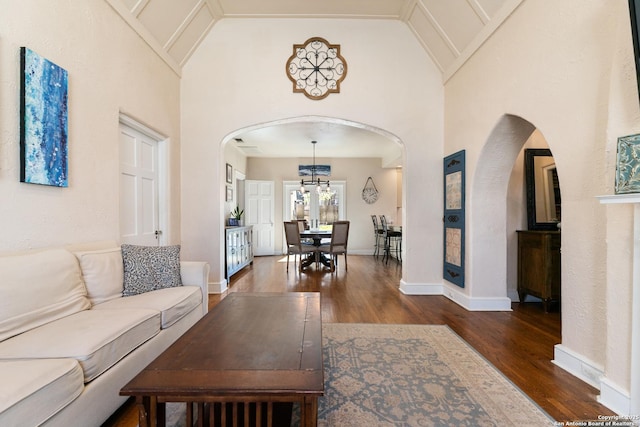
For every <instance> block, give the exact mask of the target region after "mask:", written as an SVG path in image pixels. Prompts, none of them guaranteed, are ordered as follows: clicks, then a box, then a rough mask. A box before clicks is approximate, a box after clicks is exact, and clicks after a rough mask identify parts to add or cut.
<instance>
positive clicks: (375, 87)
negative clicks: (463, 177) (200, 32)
mask: <svg viewBox="0 0 640 427" xmlns="http://www.w3.org/2000/svg"><path fill="white" fill-rule="evenodd" d="M312 36H321V37H324V38H325V39H327V40H328V41H329V42H331V43H337V44H340V45H341V53H342V55H343V56H344V58H345V59H346V61H347V64H348V75H347V77H346V79H345V80H344V82H343V83H342V85H341V91H340V93H339V94H331V95H329V96H328V97H327V98H326V99H323V100H321V101H313V100H310V99H308V98H306V97H305V96H303V95H302V94H299V93H293V91H292V86H291V82H290V81H289V79H288V78H287V76H286V74H285V64H286V61H287V59H288V58H289V56H290V55H291V52H292V46H293V44H294V43H301V42H304V41H305V40H307V39H308V38H309V37H312ZM381 52H383V53H384V55H383V56H384V60H383V61H382V63H381V62H380V58H381ZM181 95H182V107H183V108H182V118H183V121H182V129H183V133H182V144H183V152H182V156H183V157H182V160H183V162H184V165H185V167H184V168H183V170H182V172H183V174H182V179H183V184H184V185H183V192H182V198H183V212H182V215H183V221H182V237H183V239H184V240H185V241H188V242H189V243H190V244H189V245H188V247H189V248H190V250H191V249H192V250H193V252H190V254H191V258H194V259H195V258H197V259H205V260H207V261H209V262H210V263H211V266H212V269H211V281H212V282H220V281H222V280H223V273H222V270H221V268H220V266H221V265H223V263H222V261H223V258H222V257H223V252H222V250H221V249H222V244H221V243H220V242H221V238H220V237H221V233H222V231H223V230H222V226H223V223H224V207H223V206H221V204H220V200H223V199H222V197H223V189H224V183H223V182H222V181H221V179H222V178H223V177H224V173H223V168H224V163H225V161H224V158H223V153H224V149H223V144H224V143H225V142H226V141H227V140H228V139H229V138H231V137H232V136H233V134H234V132H235V131H237V130H239V129H243V128H246V127H250V126H257V125H260V124H264V123H270V122H273V121H278V120H285V119H291V118H300V117H307V116H320V117H324V118H332V119H340V120H346V121H351V122H355V123H358V124H360V125H364V126H368V127H371V128H375V129H378V130H380V131H384V132H386V133H388V134H390V135H392V136H393V137H395V138H396V139H397V140H399V141H400V142H401V144H402V145H403V147H404V168H403V175H404V176H403V180H404V183H403V189H404V195H403V196H404V197H405V199H404V203H405V208H406V209H405V212H413V215H412V216H408V215H405V217H404V218H403V221H402V222H403V225H404V227H405V229H406V230H408V233H407V235H406V238H405V242H404V243H405V248H406V257H405V262H404V264H403V280H405V281H409V282H422V283H424V282H426V283H440V282H441V280H442V274H441V261H442V247H441V245H440V244H430V245H428V246H427V247H425V245H424V241H425V239H426V238H428V239H429V241H430V242H431V241H434V240H435V241H437V242H440V240H441V236H442V188H441V187H442V177H441V174H442V157H443V153H442V125H443V115H442V105H443V99H442V95H443V87H442V80H441V75H440V73H439V71H438V70H437V69H436V68H435V66H434V65H433V63H432V62H431V61H430V60H429V58H428V56H427V55H425V53H424V49H423V48H422V47H421V46H420V45H419V43H418V42H417V41H416V39H415V37H414V36H413V35H412V34H411V32H410V31H409V29H408V28H407V26H406V25H405V24H403V23H401V22H397V21H389V20H380V21H376V20H332V19H299V20H287V19H255V20H254V19H242V20H234V19H228V20H222V21H220V22H218V23H217V24H216V25H215V26H214V27H213V29H212V30H211V32H210V33H209V35H208V36H207V37H206V39H205V40H204V41H203V43H202V44H201V46H200V47H199V48H198V51H197V52H195V53H194V55H193V56H192V57H191V58H190V60H189V63H188V64H187V65H186V66H185V67H184V69H183V81H182V92H181ZM186 165H189V166H188V167H186ZM205 166H206V168H205ZM248 171H249V173H250V171H251V168H248ZM367 176H368V175H365V176H363V177H360V179H359V180H357V181H356V184H354V185H356V186H360V185H362V186H364V179H366V177H367ZM194 206H197V207H198V208H197V209H194V208H193V207H194ZM350 215H351V212H350ZM409 230H410V232H409Z"/></svg>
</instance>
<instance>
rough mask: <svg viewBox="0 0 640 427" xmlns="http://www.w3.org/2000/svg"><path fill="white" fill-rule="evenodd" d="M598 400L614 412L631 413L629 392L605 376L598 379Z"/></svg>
mask: <svg viewBox="0 0 640 427" xmlns="http://www.w3.org/2000/svg"><path fill="white" fill-rule="evenodd" d="M598 402H600V403H601V404H603V405H604V406H606V407H607V408H609V409H611V410H612V411H613V412H615V413H616V414H629V415H631V397H630V395H629V392H628V391H627V390H622V389H621V388H620V387H619V386H618V385H616V384H614V383H613V382H611V381H609V380H608V379H607V378H602V379H601V380H600V396H598Z"/></svg>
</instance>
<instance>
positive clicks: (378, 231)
mask: <svg viewBox="0 0 640 427" xmlns="http://www.w3.org/2000/svg"><path fill="white" fill-rule="evenodd" d="M371 221H372V222H373V237H374V239H375V244H374V246H373V247H374V250H373V256H375V257H377V256H378V255H380V249H382V250H383V251H384V248H385V244H384V242H385V236H384V230H382V228H380V226H379V225H378V217H377V216H375V215H371Z"/></svg>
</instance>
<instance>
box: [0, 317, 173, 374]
mask: <svg viewBox="0 0 640 427" xmlns="http://www.w3.org/2000/svg"><path fill="white" fill-rule="evenodd" d="M159 331H160V312H158V311H155V310H145V309H137V310H125V309H122V310H85V311H81V312H79V313H76V314H72V315H71V316H67V317H65V318H62V319H59V320H56V321H55V322H51V323H47V324H46V325H42V326H40V327H38V328H36V329H32V330H30V331H27V332H25V333H23V334H20V335H18V336H15V337H13V338H11V339H8V340H6V341H3V342H1V343H0V359H19V358H21V359H47V358H73V359H76V360H77V361H78V362H79V363H80V366H81V367H82V371H83V373H84V382H85V383H87V382H89V381H91V380H93V379H94V378H96V377H97V376H98V375H100V374H101V373H103V372H104V371H106V370H107V369H109V368H110V367H111V366H113V365H114V364H115V363H117V362H118V361H119V360H120V359H122V358H123V357H124V356H126V355H127V354H129V353H130V352H131V351H132V350H134V349H135V348H136V347H138V346H139V345H141V344H142V343H144V342H145V341H147V340H148V339H150V338H151V337H153V336H154V335H156V334H157V333H158V332H159Z"/></svg>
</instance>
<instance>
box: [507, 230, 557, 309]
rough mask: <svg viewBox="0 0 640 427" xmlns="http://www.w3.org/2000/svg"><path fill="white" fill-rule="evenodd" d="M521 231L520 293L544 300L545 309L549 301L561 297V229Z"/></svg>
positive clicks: (522, 299) (519, 239) (522, 297)
mask: <svg viewBox="0 0 640 427" xmlns="http://www.w3.org/2000/svg"><path fill="white" fill-rule="evenodd" d="M517 233H518V295H519V297H520V302H524V299H525V297H526V296H527V295H533V296H535V297H538V298H540V299H542V303H543V306H544V310H545V311H549V303H550V302H552V301H559V300H560V231H524V230H519V231H517Z"/></svg>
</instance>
